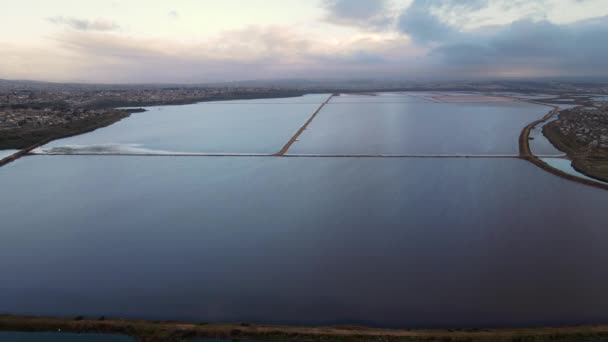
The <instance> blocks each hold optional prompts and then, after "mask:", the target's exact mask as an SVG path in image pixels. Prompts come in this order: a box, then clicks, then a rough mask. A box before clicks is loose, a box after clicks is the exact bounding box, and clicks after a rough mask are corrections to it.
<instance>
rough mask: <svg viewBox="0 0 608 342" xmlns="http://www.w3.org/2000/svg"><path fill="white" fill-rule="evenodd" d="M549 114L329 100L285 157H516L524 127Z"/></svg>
mask: <svg viewBox="0 0 608 342" xmlns="http://www.w3.org/2000/svg"><path fill="white" fill-rule="evenodd" d="M370 97H371V96H370ZM372 98H373V97H372ZM332 101H333V99H332ZM549 110H550V107H547V106H541V105H535V104H530V103H523V102H506V103H483V104H481V103H478V104H475V103H466V104H465V103H432V102H403V103H393V102H385V103H372V102H364V103H356V104H355V103H350V104H346V103H340V104H333V102H332V103H330V104H329V105H326V106H325V107H324V108H323V110H321V112H320V113H319V115H318V116H317V117H316V118H315V120H314V121H313V122H312V124H311V125H310V126H309V127H308V129H307V130H306V131H304V133H303V134H302V136H300V138H299V140H298V141H297V142H296V143H295V144H294V145H293V146H292V148H291V149H290V150H289V153H290V154H414V155H417V154H418V155H435V154H438V155H442V154H473V155H486V154H499V155H516V154H518V153H519V145H518V138H519V135H520V133H521V130H522V129H523V127H525V126H526V125H527V124H529V123H530V122H532V121H534V120H537V119H539V118H540V117H542V116H543V115H545V114H546V113H547V112H548V111H549Z"/></svg>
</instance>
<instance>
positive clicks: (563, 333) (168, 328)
mask: <svg viewBox="0 0 608 342" xmlns="http://www.w3.org/2000/svg"><path fill="white" fill-rule="evenodd" d="M2 330H3V331H25V332H43V331H45V332H49V331H50V332H52V331H59V330H61V331H62V332H74V333H102V334H119V335H129V336H132V337H134V338H135V339H136V340H137V341H146V342H147V341H187V340H192V339H198V338H212V339H229V340H232V339H235V340H250V339H256V340H266V341H324V342H334V341H352V342H359V341H390V342H393V341H395V342H398V341H470V342H474V341H488V342H489V341H572V342H574V341H590V342H591V341H600V340H602V339H607V338H608V325H593V326H591V325H590V326H573V327H556V328H551V327H543V328H522V329H449V330H448V329H441V330H439V329H438V330H390V329H373V328H365V327H354V326H353V327H350V326H343V327H342V326H336V327H289V326H277V325H257V324H245V323H241V324H207V323H198V324H196V323H182V322H174V321H143V320H123V319H105V318H103V317H102V318H98V319H88V318H83V317H76V318H45V317H21V316H11V315H3V316H0V331H2Z"/></svg>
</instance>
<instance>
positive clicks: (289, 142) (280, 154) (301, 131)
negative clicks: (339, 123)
mask: <svg viewBox="0 0 608 342" xmlns="http://www.w3.org/2000/svg"><path fill="white" fill-rule="evenodd" d="M332 97H334V95H333V94H332V95H330V96H329V97H328V98H327V100H325V102H323V103H322V104H321V105H320V106H319V108H317V111H316V112H314V113H313V114H312V115H311V116H310V118H309V119H308V120H307V121H306V122H305V123H304V125H303V126H302V127H300V129H299V130H298V131H297V132H296V134H294V135H293V137H291V139H289V141H288V142H287V144H285V146H283V148H282V149H281V150H280V151H279V152H277V153H275V155H276V156H283V155H285V153H287V151H288V150H289V149H290V148H291V145H293V144H294V143H295V142H296V141H297V140H298V138H299V137H300V135H302V133H304V131H305V130H306V128H307V127H308V125H310V123H311V122H312V120H314V119H315V117H316V116H317V114H319V112H320V111H321V110H322V109H323V107H325V105H326V104H328V103H329V101H331V99H332Z"/></svg>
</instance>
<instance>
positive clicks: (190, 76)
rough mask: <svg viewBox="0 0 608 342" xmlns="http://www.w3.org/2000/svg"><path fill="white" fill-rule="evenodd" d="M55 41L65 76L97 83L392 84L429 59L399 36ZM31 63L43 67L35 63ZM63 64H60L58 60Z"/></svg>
mask: <svg viewBox="0 0 608 342" xmlns="http://www.w3.org/2000/svg"><path fill="white" fill-rule="evenodd" d="M54 40H55V44H56V45H57V46H58V48H59V50H60V51H61V52H62V54H63V55H64V56H68V57H69V58H66V57H63V58H64V59H65V60H66V63H65V65H63V68H64V71H65V70H68V71H65V73H67V74H70V75H79V76H78V79H86V80H92V81H97V82H176V83H179V82H215V81H227V80H243V79H269V78H350V77H371V78H379V77H391V78H394V77H395V70H400V69H405V68H407V66H408V65H414V64H415V63H414V62H413V60H414V59H416V58H418V57H419V56H421V55H423V53H424V51H419V50H417V49H416V48H413V47H411V45H410V43H409V39H407V37H404V36H402V35H399V34H380V33H370V34H357V35H353V36H350V37H348V38H344V39H341V40H335V39H327V40H324V39H319V38H317V39H315V38H312V37H310V36H308V35H306V34H305V33H303V32H301V31H298V30H295V29H293V28H290V27H286V26H248V27H244V28H243V29H240V30H229V31H224V32H221V33H220V34H218V35H216V36H214V37H211V38H209V39H202V40H199V41H191V40H184V41H178V40H174V39H170V38H142V37H137V36H131V35H128V34H126V33H124V32H102V31H77V30H68V31H61V32H57V33H56V34H55V35H54ZM0 53H2V48H0ZM47 58H51V59H54V57H49V56H47ZM17 59H18V58H16V60H17ZM30 60H31V61H32V64H35V63H37V62H38V63H41V61H40V60H39V59H38V58H37V57H35V56H33V57H31V59H30ZM74 60H77V61H80V62H81V63H78V64H74V66H73V67H72V65H71V64H70V63H68V62H67V61H74ZM57 63H59V64H61V63H62V61H61V59H60V58H57ZM70 68H72V70H71V71H69V70H70ZM2 69H3V68H2V66H1V65H0V74H2V73H6V72H7V70H9V69H6V70H2ZM36 69H37V68H36ZM8 72H11V71H8ZM45 73H46V72H45V71H44V70H43V72H42V73H40V75H44V74H45Z"/></svg>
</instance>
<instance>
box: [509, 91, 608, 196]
mask: <svg viewBox="0 0 608 342" xmlns="http://www.w3.org/2000/svg"><path fill="white" fill-rule="evenodd" d="M526 102H530V103H535V104H542V105H545V106H550V107H553V110H551V111H550V112H549V113H547V114H546V115H545V116H543V117H542V118H540V119H538V120H536V121H534V122H532V123H530V124H529V125H527V126H526V127H524V129H523V130H522V132H521V134H520V136H519V154H520V156H521V158H522V159H525V160H528V161H529V162H531V163H532V164H534V165H536V166H538V167H540V168H541V169H543V170H545V171H547V172H549V173H552V174H554V175H556V176H558V177H562V178H564V179H567V180H570V181H573V182H577V183H581V184H585V185H589V186H593V187H595V188H599V189H604V190H608V184H603V183H600V182H599V181H597V182H596V181H592V180H590V179H586V178H581V177H577V176H574V175H571V174H569V173H566V172H564V171H562V170H559V169H556V168H554V167H552V166H551V165H549V164H547V163H545V162H543V161H542V160H541V159H540V158H543V157H544V156H541V155H535V154H534V153H532V150H531V149H530V132H531V131H532V129H533V128H534V127H536V126H537V125H540V124H542V123H544V122H547V121H548V120H549V119H551V118H552V117H553V116H554V115H555V114H557V113H558V112H559V107H557V106H553V105H550V104H546V103H542V102H536V101H532V100H529V101H526ZM550 158H554V157H550ZM564 158H565V159H568V158H567V157H564Z"/></svg>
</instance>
